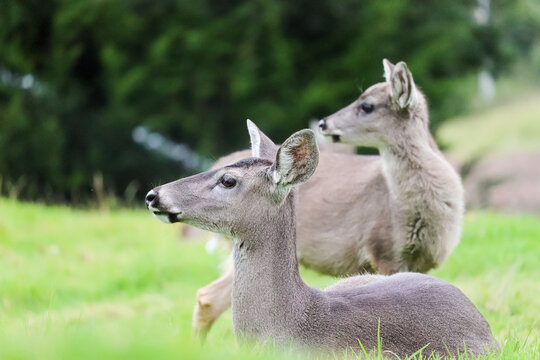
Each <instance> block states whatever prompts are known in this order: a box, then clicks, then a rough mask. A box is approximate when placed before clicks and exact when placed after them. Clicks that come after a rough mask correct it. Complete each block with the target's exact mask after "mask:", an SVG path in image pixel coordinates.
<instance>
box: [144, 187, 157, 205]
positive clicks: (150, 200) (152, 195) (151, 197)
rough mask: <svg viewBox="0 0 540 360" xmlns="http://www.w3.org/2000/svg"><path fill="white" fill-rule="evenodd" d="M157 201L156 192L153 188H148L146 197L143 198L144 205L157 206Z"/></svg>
mask: <svg viewBox="0 0 540 360" xmlns="http://www.w3.org/2000/svg"><path fill="white" fill-rule="evenodd" d="M157 202H158V196H157V192H155V191H154V190H150V191H149V192H148V194H146V198H145V203H146V207H155V206H157Z"/></svg>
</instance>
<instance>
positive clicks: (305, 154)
mask: <svg viewBox="0 0 540 360" xmlns="http://www.w3.org/2000/svg"><path fill="white" fill-rule="evenodd" d="M318 163H319V149H318V148H317V141H316V140H315V133H314V132H313V131H312V130H308V129H305V130H300V131H298V132H296V133H294V134H293V135H291V136H290V137H289V138H288V139H287V140H285V142H284V143H283V145H281V147H280V148H279V149H278V152H277V156H276V161H275V162H274V165H272V167H271V168H270V171H271V177H272V181H273V182H274V184H276V185H279V186H282V187H285V188H287V189H288V188H290V187H291V186H293V185H298V184H301V183H303V182H305V181H306V180H307V179H309V177H310V176H311V175H312V174H313V173H314V172H315V169H316V168H317V164H318Z"/></svg>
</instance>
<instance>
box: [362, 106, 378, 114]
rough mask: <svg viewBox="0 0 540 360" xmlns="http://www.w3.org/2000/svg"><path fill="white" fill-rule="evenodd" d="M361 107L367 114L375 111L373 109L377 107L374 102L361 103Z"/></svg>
mask: <svg viewBox="0 0 540 360" xmlns="http://www.w3.org/2000/svg"><path fill="white" fill-rule="evenodd" d="M360 109H361V110H362V111H363V112H365V113H366V114H369V113H370V112H372V111H373V109H375V106H374V105H373V104H369V103H361V104H360Z"/></svg>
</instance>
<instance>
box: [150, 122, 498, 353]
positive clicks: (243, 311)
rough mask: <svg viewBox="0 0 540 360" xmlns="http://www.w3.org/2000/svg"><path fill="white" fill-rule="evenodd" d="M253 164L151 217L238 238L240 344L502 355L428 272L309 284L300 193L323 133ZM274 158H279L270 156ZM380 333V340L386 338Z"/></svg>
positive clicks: (295, 139) (169, 192) (460, 300)
mask: <svg viewBox="0 0 540 360" xmlns="http://www.w3.org/2000/svg"><path fill="white" fill-rule="evenodd" d="M263 147H264V145H263V144H261V143H260V142H254V144H253V154H252V157H250V158H247V159H244V160H240V161H239V162H236V163H235V164H233V165H229V166H225V167H223V168H220V169H214V170H209V171H207V172H203V173H201V174H198V175H194V176H191V177H187V178H184V179H180V180H177V181H174V182H171V183H168V184H165V185H162V186H159V187H156V188H154V189H152V190H151V191H150V192H149V193H148V194H147V196H146V205H147V207H148V209H149V210H150V211H151V212H152V213H153V214H154V215H155V216H156V217H158V218H159V219H160V220H163V221H164V222H166V223H174V222H184V223H188V224H191V225H193V226H196V227H199V228H202V229H205V230H209V231H213V232H217V233H220V234H223V235H225V236H227V237H229V238H231V239H232V243H233V254H232V258H233V262H234V266H233V269H234V270H233V271H234V280H233V284H232V318H233V329H234V333H235V336H236V337H237V339H239V340H240V341H241V342H248V343H250V342H258V343H263V344H264V343H267V342H269V341H270V342H271V343H273V344H277V345H278V346H281V345H283V346H290V344H291V343H292V345H293V346H294V347H298V348H300V349H308V350H311V349H315V350H322V351H325V352H326V351H330V352H331V351H335V350H348V349H353V350H360V343H361V344H362V346H363V347H364V349H366V350H367V351H371V350H375V349H377V346H378V344H379V343H382V345H381V346H382V348H383V350H384V351H389V352H392V353H393V354H396V355H398V356H407V355H411V354H413V353H414V352H416V351H417V350H419V349H422V348H423V353H424V354H430V353H431V354H437V355H440V356H443V357H444V356H446V355H450V356H456V355H458V354H463V353H470V354H474V355H481V354H487V353H490V352H492V351H494V350H496V349H497V348H498V344H497V342H496V340H495V339H494V338H493V335H492V333H491V328H490V326H489V324H488V322H487V321H486V320H485V318H484V317H483V316H482V314H481V313H480V312H479V311H478V309H477V308H476V307H475V306H474V304H473V303H472V302H471V301H470V300H469V299H468V298H467V297H466V296H465V295H464V294H463V293H462V292H461V291H460V290H459V289H458V288H456V287H454V286H453V285H451V284H449V283H447V282H445V281H443V280H440V279H437V278H434V277H432V276H429V275H425V274H420V273H410V272H403V273H398V274H394V275H389V276H385V275H357V276H355V277H351V278H346V279H343V280H341V281H338V282H337V283H336V284H334V285H332V286H330V287H329V288H327V289H326V290H319V289H316V288H312V287H310V286H308V285H307V284H306V283H304V282H303V280H302V278H301V276H300V273H299V269H298V258H297V255H296V231H297V227H296V224H295V222H296V211H295V210H296V209H295V207H296V203H297V191H296V188H295V187H297V186H298V185H299V184H301V183H304V182H305V181H306V180H307V179H308V178H309V177H310V176H312V175H313V173H314V172H315V169H316V167H317V164H318V161H319V152H318V149H317V145H316V142H315V134H314V133H313V131H311V130H309V129H305V130H301V131H298V132H296V133H294V134H293V135H291V136H290V137H289V138H288V139H287V140H286V141H285V142H284V143H283V144H282V145H281V146H280V147H279V148H278V150H277V153H276V154H275V157H274V158H273V159H271V160H270V159H269V156H266V155H265V152H264V151H263V149H262V148H263ZM272 153H273V152H272ZM378 333H380V337H378V335H377V334H378Z"/></svg>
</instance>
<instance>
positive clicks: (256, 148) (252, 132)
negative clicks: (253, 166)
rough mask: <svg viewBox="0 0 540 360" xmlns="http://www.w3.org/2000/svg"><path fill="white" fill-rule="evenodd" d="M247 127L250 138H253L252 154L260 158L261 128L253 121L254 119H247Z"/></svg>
mask: <svg viewBox="0 0 540 360" xmlns="http://www.w3.org/2000/svg"><path fill="white" fill-rule="evenodd" d="M246 123H247V128H248V132H249V138H250V139H251V156H253V157H255V158H258V157H261V135H260V134H259V129H258V128H257V126H256V125H255V124H254V123H253V121H251V120H249V119H247V120H246Z"/></svg>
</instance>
